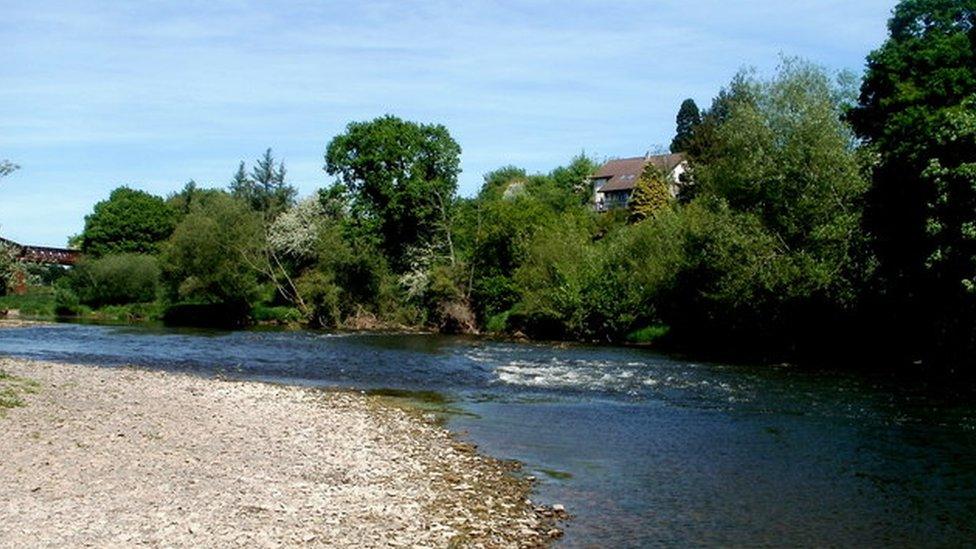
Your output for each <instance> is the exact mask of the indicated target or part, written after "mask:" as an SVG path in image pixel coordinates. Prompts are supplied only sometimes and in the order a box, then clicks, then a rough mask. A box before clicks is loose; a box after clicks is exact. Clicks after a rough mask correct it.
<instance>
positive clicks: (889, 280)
mask: <svg viewBox="0 0 976 549" xmlns="http://www.w3.org/2000/svg"><path fill="white" fill-rule="evenodd" d="M974 26H976V0H904V1H902V2H900V3H899V4H898V5H897V6H896V8H895V10H894V13H893V16H892V18H891V19H890V20H889V22H888V31H889V37H888V39H887V40H886V41H885V43H884V44H883V45H882V46H881V47H880V48H879V49H877V50H875V51H874V52H872V53H871V54H870V55H869V56H868V72H867V75H866V77H865V79H864V82H863V84H862V86H861V94H860V100H859V103H858V105H857V106H856V107H855V108H854V109H853V110H852V111H851V112H850V114H849V116H850V120H851V122H852V123H853V125H854V128H855V130H856V132H857V134H858V136H859V137H860V138H861V139H862V140H863V141H864V143H865V144H866V145H867V146H868V147H869V149H870V151H871V152H872V153H873V154H874V156H875V158H876V159H877V162H876V165H875V166H874V170H873V183H872V187H871V190H870V193H869V197H868V209H867V212H866V225H867V228H868V230H869V232H870V234H871V236H872V238H873V243H874V246H875V250H876V252H877V255H878V260H879V262H880V270H879V272H880V274H881V276H882V285H883V287H884V289H885V292H886V295H885V298H884V301H885V302H887V303H890V304H891V306H892V308H893V313H892V314H893V315H895V316H897V318H898V319H899V320H898V321H896V322H897V323H898V324H899V325H901V326H902V327H904V328H905V329H906V330H908V331H910V332H912V333H913V334H922V333H924V334H925V336H926V337H928V338H930V342H934V343H936V345H937V346H939V347H943V348H947V347H951V346H953V345H951V344H952V343H963V342H965V345H964V346H963V347H964V348H970V349H971V348H973V347H974V334H973V330H972V325H973V322H974V318H976V314H974V310H976V296H974V290H976V287H974V281H976V135H974V134H976V126H974V117H973V108H974V105H976V30H974ZM885 316H886V317H891V316H892V315H888V314H886V315H885ZM929 328H934V330H935V333H932V332H930V331H929ZM894 339H896V340H899V341H905V339H906V338H899V337H896V338H894Z"/></svg>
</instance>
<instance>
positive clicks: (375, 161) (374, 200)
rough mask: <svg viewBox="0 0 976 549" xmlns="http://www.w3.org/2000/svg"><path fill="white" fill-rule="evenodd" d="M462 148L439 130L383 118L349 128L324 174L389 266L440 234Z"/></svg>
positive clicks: (332, 148) (333, 147)
mask: <svg viewBox="0 0 976 549" xmlns="http://www.w3.org/2000/svg"><path fill="white" fill-rule="evenodd" d="M460 154H461V147H460V146H459V145H458V144H457V142H456V141H454V139H453V138H451V135H450V133H448V131H447V128H445V127H444V126H441V125H428V124H417V123H414V122H408V121H404V120H401V119H399V118H396V117H394V116H389V115H388V116H384V117H381V118H377V119H375V120H372V121H369V122H352V123H350V124H349V125H348V126H347V127H346V132H345V133H344V134H342V135H339V136H336V137H335V138H334V139H333V140H332V141H331V142H330V143H329V146H328V150H327V152H326V155H325V162H326V163H325V170H326V172H328V173H329V175H335V176H337V177H338V178H339V180H340V181H341V182H342V183H343V184H344V185H345V186H346V188H347V189H348V190H349V192H350V194H351V207H352V213H353V217H355V218H358V219H361V220H362V222H363V223H365V224H366V225H367V227H368V228H369V229H370V230H375V232H376V234H378V235H379V236H380V239H381V240H380V242H381V246H382V248H383V250H384V252H385V253H386V254H387V255H388V257H389V258H390V260H391V262H392V264H393V265H394V266H395V267H396V268H398V269H401V268H403V267H405V266H406V260H407V253H408V250H409V249H410V248H414V247H419V246H423V245H426V244H429V243H431V242H432V241H433V240H435V239H436V238H437V237H438V236H439V235H440V233H441V231H443V230H444V223H445V222H446V220H447V217H448V214H447V211H446V209H447V207H448V206H449V205H450V203H451V202H452V200H453V198H454V193H455V191H456V189H457V176H458V173H459V172H460V167H459V157H460Z"/></svg>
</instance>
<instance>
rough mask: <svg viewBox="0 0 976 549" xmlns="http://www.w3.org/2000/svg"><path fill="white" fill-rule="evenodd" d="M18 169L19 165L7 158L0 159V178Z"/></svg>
mask: <svg viewBox="0 0 976 549" xmlns="http://www.w3.org/2000/svg"><path fill="white" fill-rule="evenodd" d="M19 169H20V166H18V165H17V164H14V163H12V162H10V161H9V160H0V178H4V177H7V176H8V175H10V174H12V173H14V172H15V171H17V170H19Z"/></svg>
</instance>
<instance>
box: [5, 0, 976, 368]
mask: <svg viewBox="0 0 976 549" xmlns="http://www.w3.org/2000/svg"><path fill="white" fill-rule="evenodd" d="M974 23H976V0H905V1H903V2H901V3H900V4H899V5H898V6H897V8H896V9H895V11H894V13H893V16H892V18H891V20H890V21H889V31H890V36H889V38H888V40H887V41H886V42H885V43H884V44H883V45H882V46H881V47H880V48H879V49H877V50H876V51H874V52H873V53H872V54H871V55H870V56H869V58H868V60H867V71H866V74H865V75H864V77H863V79H862V80H861V81H858V78H857V77H856V76H854V75H850V74H839V75H835V74H830V73H828V72H827V71H825V70H824V69H822V68H820V67H818V66H816V65H814V64H811V63H809V62H806V61H803V60H798V59H783V60H782V62H781V64H780V67H779V69H778V72H777V73H776V74H775V75H773V76H771V77H769V78H763V77H760V76H757V75H756V74H755V73H754V72H752V71H748V70H747V71H743V72H741V73H740V74H738V75H737V76H735V78H734V79H733V80H732V81H731V82H730V83H729V84H728V85H727V86H726V87H725V88H724V89H722V90H720V91H719V92H718V93H717V95H716V97H715V98H714V100H713V101H712V103H711V105H709V106H708V107H707V108H706V109H704V110H701V111H700V110H699V108H698V107H697V106H696V105H695V104H694V102H693V101H690V100H689V101H686V102H685V103H684V104H683V105H682V106H681V109H680V112H679V113H678V117H677V120H678V124H677V135H676V137H675V139H674V142H673V143H672V150H674V151H680V152H684V153H686V154H687V155H688V157H689V158H690V162H691V172H690V173H691V181H692V183H691V184H689V185H687V186H686V187H685V188H684V191H683V192H682V193H681V194H680V195H679V197H678V198H677V199H671V198H670V196H669V194H668V193H667V189H666V184H667V182H666V181H664V179H663V178H662V176H661V175H660V174H657V173H653V172H652V171H648V172H647V173H645V174H644V175H643V176H642V178H641V181H640V184H639V185H638V189H637V191H636V192H635V195H634V199H633V204H632V208H631V209H630V210H619V211H612V212H608V213H597V212H595V211H594V210H593V209H592V208H591V207H590V205H589V203H590V200H591V198H592V189H591V188H590V184H589V181H588V178H589V176H590V175H591V174H592V173H593V172H594V170H595V169H596V168H597V167H598V163H597V161H596V159H593V158H588V157H587V156H585V155H580V156H577V157H576V158H573V159H571V160H570V161H569V162H568V163H567V164H566V165H565V166H561V167H558V168H555V169H553V170H552V171H551V172H549V173H527V172H526V171H525V170H523V169H521V168H518V167H516V166H505V167H501V168H499V169H497V170H495V171H493V172H491V173H489V174H486V175H485V177H484V184H483V186H482V188H481V189H480V191H479V192H478V193H477V195H476V196H474V197H470V198H468V197H460V196H459V195H458V193H457V177H458V174H459V160H460V155H461V148H460V146H459V145H458V143H457V142H456V141H455V140H454V139H452V137H451V135H450V133H449V131H448V129H447V128H445V127H444V126H442V125H437V124H424V123H415V122H410V121H405V120H401V119H399V118H397V117H394V116H385V117H381V118H378V119H375V120H371V121H366V122H353V123H350V124H349V125H348V126H347V127H346V131H345V132H344V133H343V134H341V135H339V136H336V137H334V138H333V139H332V140H331V141H330V142H329V143H328V145H327V147H326V150H325V153H324V162H323V168H324V171H325V172H326V174H327V175H328V177H329V178H330V179H331V181H332V183H331V184H330V185H329V186H327V187H325V188H323V189H321V190H320V191H319V192H318V193H317V194H315V195H313V196H310V197H305V198H302V199H298V198H297V197H296V191H295V189H294V188H293V187H292V186H291V185H290V184H289V183H288V178H287V172H286V169H285V165H284V163H283V162H279V161H278V160H276V159H275V157H274V155H273V153H272V151H271V150H270V149H269V150H268V151H267V152H266V154H265V155H264V156H262V157H261V158H260V159H258V160H257V162H256V163H255V164H254V165H253V166H250V167H248V166H246V165H245V164H244V163H241V165H240V166H239V167H238V170H237V172H236V173H235V174H233V175H232V177H231V180H230V183H229V184H226V185H223V186H221V187H219V188H201V187H199V186H198V185H197V184H195V183H193V182H190V183H189V184H187V185H186V186H185V187H184V188H183V189H182V190H181V191H179V192H176V193H174V194H172V195H171V196H168V197H165V198H164V197H158V196H153V195H150V194H147V193H145V192H142V191H139V190H134V189H131V188H128V187H121V188H118V189H116V190H115V191H114V192H112V194H111V196H109V197H108V198H106V199H105V200H104V201H102V202H99V203H98V204H96V205H95V206H94V210H93V211H92V213H91V214H90V215H89V216H88V217H87V218H86V220H85V228H84V231H83V232H82V233H81V234H80V235H78V236H77V237H76V238H75V239H74V242H73V243H74V244H75V245H77V246H78V247H80V249H81V250H82V251H83V252H84V254H85V259H84V260H83V262H82V263H81V264H80V265H78V266H77V267H76V268H74V269H73V270H71V271H70V273H68V274H66V275H65V276H63V277H61V278H60V279H58V280H56V281H54V282H53V286H54V290H53V296H54V301H55V303H56V307H57V309H58V312H60V313H72V314H77V313H79V312H85V311H89V310H99V309H106V308H112V307H115V308H121V310H123V311H125V313H126V314H129V315H135V316H143V317H150V318H151V317H156V316H158V317H163V318H165V319H167V320H169V321H172V322H183V323H185V322H201V321H207V322H218V323H222V324H238V325H239V324H246V323H251V322H261V321H274V322H282V323H294V324H304V325H308V326H313V327H323V328H352V329H368V328H384V327H424V328H435V329H439V330H442V331H445V332H465V333H474V332H490V333H502V334H521V335H524V336H526V337H533V338H552V339H573V340H585V341H606V342H623V341H641V342H646V341H652V340H653V341H656V342H658V343H660V344H662V345H669V346H671V347H673V348H678V349H686V350H692V351H696V352H710V353H720V354H723V355H732V354H737V355H743V356H759V357H763V358H781V357H782V358H789V357H794V358H795V357H804V358H811V359H816V358H818V357H819V356H821V355H823V356H827V355H829V356H832V357H836V356H837V355H838V354H841V353H844V354H847V353H849V352H857V351H858V350H860V352H863V353H864V354H871V355H872V356H877V355H878V353H879V352H885V353H888V355H887V356H889V357H891V358H896V359H900V360H912V361H914V360H923V359H924V360H925V361H927V362H928V361H941V362H944V363H949V364H956V365H959V364H962V363H964V362H968V361H969V360H971V359H970V358H969V357H971V356H973V351H974V348H973V347H974V345H976V330H974V327H976V295H974V293H976V28H974ZM0 169H2V173H3V174H6V173H9V172H10V171H11V170H13V169H16V166H14V165H12V164H9V163H4V164H3V165H2V168H0ZM231 171H232V170H229V172H231ZM18 268H24V267H22V266H20V267H18V266H16V265H15V264H14V263H13V262H11V261H10V259H9V258H5V256H2V255H0V272H3V273H5V274H4V276H5V277H6V278H7V279H9V278H10V277H11V276H12V275H11V272H12V271H13V270H15V269H18ZM35 274H38V273H35ZM41 274H45V276H46V277H47V278H48V279H49V280H50V279H52V277H51V276H50V273H49V272H48V273H41ZM852 356H854V357H856V354H855V355H852Z"/></svg>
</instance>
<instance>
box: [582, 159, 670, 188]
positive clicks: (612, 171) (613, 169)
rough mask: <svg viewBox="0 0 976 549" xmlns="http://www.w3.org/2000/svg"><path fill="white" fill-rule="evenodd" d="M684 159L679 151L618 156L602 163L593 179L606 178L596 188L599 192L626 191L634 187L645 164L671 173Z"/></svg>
mask: <svg viewBox="0 0 976 549" xmlns="http://www.w3.org/2000/svg"><path fill="white" fill-rule="evenodd" d="M684 160H685V155H684V154H681V153H677V154H659V155H655V156H648V157H645V156H638V157H635V158H619V159H617V160H611V161H609V162H607V163H606V164H604V165H603V166H602V167H601V168H600V169H599V170H597V172H596V174H595V175H594V176H593V179H607V182H606V183H604V185H603V186H602V187H600V188H599V189H598V190H599V191H600V192H608V191H626V190H630V189H633V188H634V185H636V184H637V180H638V179H640V175H641V172H643V171H644V166H646V165H647V164H653V165H654V167H656V168H657V169H659V170H661V171H662V172H664V173H671V171H672V170H674V168H675V167H677V166H678V164H681V163H682V162H684Z"/></svg>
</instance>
